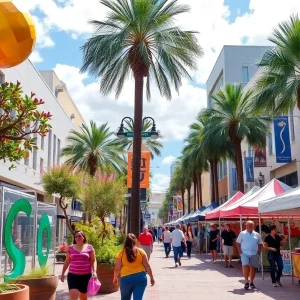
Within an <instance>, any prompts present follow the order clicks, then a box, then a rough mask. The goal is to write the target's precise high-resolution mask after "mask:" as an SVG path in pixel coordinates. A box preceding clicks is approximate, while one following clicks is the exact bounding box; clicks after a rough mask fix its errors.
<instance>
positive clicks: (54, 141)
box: [52, 134, 56, 165]
mask: <svg viewBox="0 0 300 300" xmlns="http://www.w3.org/2000/svg"><path fill="white" fill-rule="evenodd" d="M52 162H53V165H55V164H56V135H55V134H54V136H53V161H52Z"/></svg>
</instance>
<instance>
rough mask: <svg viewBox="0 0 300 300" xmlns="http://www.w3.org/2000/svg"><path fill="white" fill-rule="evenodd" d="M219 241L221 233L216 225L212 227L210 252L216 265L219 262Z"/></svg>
mask: <svg viewBox="0 0 300 300" xmlns="http://www.w3.org/2000/svg"><path fill="white" fill-rule="evenodd" d="M218 239H219V231H218V230H217V228H216V225H214V224H211V225H210V231H209V250H210V253H211V257H212V262H213V263H214V264H215V263H216V260H217V241H218Z"/></svg>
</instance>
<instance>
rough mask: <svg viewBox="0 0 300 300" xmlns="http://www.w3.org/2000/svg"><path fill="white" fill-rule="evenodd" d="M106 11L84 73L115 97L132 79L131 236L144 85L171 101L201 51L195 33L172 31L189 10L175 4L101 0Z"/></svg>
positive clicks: (89, 45) (136, 218)
mask: <svg viewBox="0 0 300 300" xmlns="http://www.w3.org/2000/svg"><path fill="white" fill-rule="evenodd" d="M100 3H101V4H102V5H104V6H106V8H107V9H108V10H109V13H108V14H107V17H106V20H104V21H97V20H94V21H91V24H92V25H94V26H95V30H96V31H95V34H94V35H93V36H92V37H91V38H90V39H88V41H87V42H86V43H85V44H84V46H83V47H82V50H83V66H82V68H81V71H82V72H85V71H88V72H89V73H90V74H91V75H96V76H97V77H100V78H101V81H100V91H101V92H102V93H103V94H104V95H107V94H108V93H110V92H111V91H112V90H115V91H116V97H118V96H119V95H120V93H121V91H122V89H123V86H124V82H125V80H126V79H127V78H128V77H129V75H130V74H132V75H133V78H134V82H135V89H134V94H135V96H134V98H135V99H134V138H133V174H132V198H131V201H132V205H131V207H132V209H131V212H130V213H131V228H130V231H131V232H133V233H135V234H138V233H139V232H140V166H141V143H142V137H141V131H142V117H143V94H144V81H146V95H147V98H148V99H150V96H151V89H150V82H155V83H156V86H157V87H158V89H159V91H160V93H161V95H162V96H164V97H166V98H167V99H171V97H172V94H171V83H172V84H174V86H175V90H176V91H177V92H178V91H179V87H180V86H181V84H182V81H181V79H182V77H183V76H187V77H189V78H190V75H189V73H188V71H187V69H186V67H188V68H189V69H195V68H196V66H197V59H198V57H199V56H202V49H201V47H200V46H199V45H198V43H197V39H196V37H195V32H193V31H183V30H181V29H180V28H179V27H177V26H175V24H174V21H175V17H177V16H178V15H180V14H182V13H185V12H188V11H189V10H190V8H189V6H187V5H178V4H177V0H130V1H129V0H100Z"/></svg>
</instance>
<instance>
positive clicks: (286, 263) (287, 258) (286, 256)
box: [280, 250, 292, 276]
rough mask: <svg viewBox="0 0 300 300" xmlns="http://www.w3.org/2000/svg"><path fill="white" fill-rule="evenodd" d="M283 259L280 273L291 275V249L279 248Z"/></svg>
mask: <svg viewBox="0 0 300 300" xmlns="http://www.w3.org/2000/svg"><path fill="white" fill-rule="evenodd" d="M280 253H281V255H282V261H283V271H282V275H285V276H291V275H292V264H291V251H290V250H281V251H280Z"/></svg>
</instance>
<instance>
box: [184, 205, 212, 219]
mask: <svg viewBox="0 0 300 300" xmlns="http://www.w3.org/2000/svg"><path fill="white" fill-rule="evenodd" d="M206 209H207V207H206V206H202V207H201V208H199V209H198V210H196V211H195V212H194V213H193V214H192V215H190V216H188V217H187V218H185V219H184V222H185V223H188V222H198V221H199V215H201V213H202V212H203V211H205V210H206Z"/></svg>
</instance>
